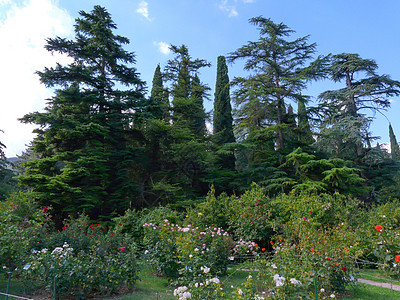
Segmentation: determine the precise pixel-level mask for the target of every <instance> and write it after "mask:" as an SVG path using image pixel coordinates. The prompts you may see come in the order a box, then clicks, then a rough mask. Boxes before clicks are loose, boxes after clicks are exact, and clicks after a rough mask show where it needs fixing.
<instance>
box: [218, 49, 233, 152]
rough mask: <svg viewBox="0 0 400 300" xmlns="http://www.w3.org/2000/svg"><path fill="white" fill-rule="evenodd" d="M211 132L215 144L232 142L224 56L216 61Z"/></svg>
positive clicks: (228, 92) (229, 97) (231, 120)
mask: <svg viewBox="0 0 400 300" xmlns="http://www.w3.org/2000/svg"><path fill="white" fill-rule="evenodd" d="M213 134H214V141H215V143H216V144H217V145H222V144H226V143H234V142H235V136H234V134H233V117H232V106H231V95H230V82H229V75H228V66H227V65H226V60H225V56H219V57H218V61H217V80H216V84H215V93H214V116H213Z"/></svg>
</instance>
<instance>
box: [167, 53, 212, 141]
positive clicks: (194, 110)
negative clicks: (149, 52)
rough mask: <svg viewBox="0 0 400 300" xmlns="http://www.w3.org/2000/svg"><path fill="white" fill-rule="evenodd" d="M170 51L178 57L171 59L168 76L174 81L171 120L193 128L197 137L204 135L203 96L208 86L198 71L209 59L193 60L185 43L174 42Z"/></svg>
mask: <svg viewBox="0 0 400 300" xmlns="http://www.w3.org/2000/svg"><path fill="white" fill-rule="evenodd" d="M171 51H172V52H173V53H174V54H175V58H174V59H173V60H169V61H168V64H167V66H166V68H165V76H166V78H167V80H168V81H170V82H171V83H172V89H171V93H172V96H173V99H172V111H173V117H172V120H173V121H174V123H177V124H180V125H182V126H185V127H187V128H190V129H191V131H192V133H195V134H196V135H197V136H198V137H201V136H203V137H204V133H205V131H204V128H205V113H204V108H203V98H204V97H206V96H207V94H206V92H207V91H208V90H209V88H208V87H207V86H206V85H204V84H202V83H201V82H200V80H199V78H198V76H197V74H198V71H199V69H200V68H203V67H209V66H210V63H208V62H207V61H205V60H203V59H195V60H193V59H192V58H191V57H190V55H189V50H188V48H187V47H186V46H185V45H182V46H180V47H177V46H174V45H172V46H171ZM203 124H204V125H203Z"/></svg>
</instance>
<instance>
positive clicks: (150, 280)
mask: <svg viewBox="0 0 400 300" xmlns="http://www.w3.org/2000/svg"><path fill="white" fill-rule="evenodd" d="M240 267H241V266H235V267H232V268H230V269H229V270H228V273H227V275H226V276H224V277H222V278H221V282H222V283H223V284H224V286H225V288H226V290H228V291H229V290H230V286H231V285H233V286H238V285H240V284H241V283H243V282H244V281H246V278H247V277H248V276H249V274H250V273H251V272H249V271H242V270H241V268H240ZM139 277H140V278H141V279H142V280H141V281H138V282H137V283H136V285H135V291H134V292H133V293H132V294H130V295H125V296H122V297H118V298H116V299H118V300H134V299H140V300H150V299H151V300H154V299H160V300H176V297H174V296H173V293H174V291H173V289H172V288H170V287H169V286H168V281H167V279H165V278H162V277H157V276H155V275H154V273H153V270H152V268H151V267H150V266H147V265H143V266H142V270H141V272H140V274H139Z"/></svg>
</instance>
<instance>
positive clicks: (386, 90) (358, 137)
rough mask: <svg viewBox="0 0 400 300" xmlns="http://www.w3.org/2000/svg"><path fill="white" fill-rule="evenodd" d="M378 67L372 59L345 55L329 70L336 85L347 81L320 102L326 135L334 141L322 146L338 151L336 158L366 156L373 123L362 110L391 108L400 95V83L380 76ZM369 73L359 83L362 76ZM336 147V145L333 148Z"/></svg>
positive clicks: (338, 56) (338, 58) (339, 57)
mask: <svg viewBox="0 0 400 300" xmlns="http://www.w3.org/2000/svg"><path fill="white" fill-rule="evenodd" d="M377 68H378V65H377V64H376V63H375V61H373V60H370V59H362V58H361V57H360V56H359V55H358V54H349V53H342V54H337V55H334V56H333V57H332V62H331V66H330V68H329V72H330V77H331V79H332V80H333V81H335V82H341V81H344V82H345V87H343V88H341V89H339V90H335V91H326V92H324V93H322V94H321V95H320V96H319V97H320V101H321V102H322V106H321V107H323V108H324V114H325V119H324V121H325V124H327V127H326V129H324V132H323V134H324V135H326V136H328V137H329V136H330V138H331V142H330V143H329V141H328V140H324V141H323V142H322V143H321V144H325V145H326V146H323V148H325V149H326V150H328V151H330V150H329V149H327V147H329V145H332V146H333V147H331V148H335V149H336V153H335V154H336V155H338V156H340V157H345V155H347V157H346V158H348V157H349V156H350V155H352V154H353V153H355V154H356V157H362V156H363V155H364V154H365V151H364V149H363V143H364V141H366V140H367V139H368V141H367V142H368V143H370V138H369V136H368V134H367V133H368V127H369V125H370V122H371V120H370V119H367V118H366V117H365V115H363V113H362V111H364V110H365V109H370V110H371V111H372V112H373V113H376V112H378V111H381V110H386V109H388V108H389V107H390V101H389V97H392V96H397V95H400V82H398V81H395V80H392V79H390V77H389V76H387V75H377V74H376V70H377ZM362 74H365V75H366V77H363V78H361V79H359V80H357V79H356V78H358V77H359V76H361V75H362ZM333 144H334V145H333Z"/></svg>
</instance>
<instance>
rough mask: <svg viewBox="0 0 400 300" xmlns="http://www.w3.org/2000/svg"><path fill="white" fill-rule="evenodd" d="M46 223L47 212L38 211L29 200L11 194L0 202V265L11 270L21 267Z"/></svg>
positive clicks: (34, 204)
mask: <svg viewBox="0 0 400 300" xmlns="http://www.w3.org/2000/svg"><path fill="white" fill-rule="evenodd" d="M46 210H47V208H46ZM47 221H48V214H47V211H44V210H43V209H38V207H37V205H36V203H35V202H33V201H31V200H30V199H29V198H23V197H22V196H21V195H19V194H13V195H12V196H11V197H10V198H9V199H8V200H6V201H1V202H0V265H1V266H4V267H7V268H11V269H14V268H16V267H20V266H21V265H23V264H24V262H25V259H26V257H27V256H28V255H29V253H30V249H31V245H32V244H33V243H34V240H35V237H36V235H37V233H38V232H39V231H40V230H41V228H42V227H43V226H44V224H46V222H47Z"/></svg>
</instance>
